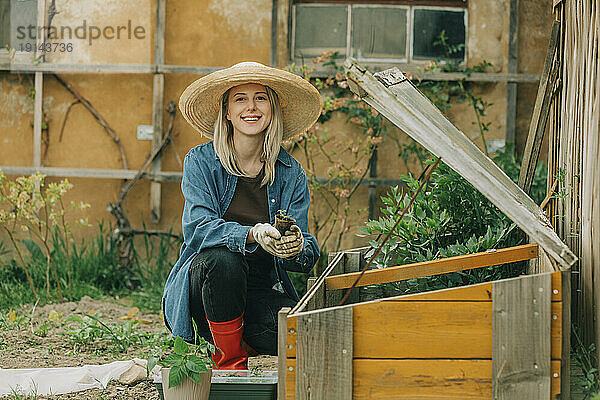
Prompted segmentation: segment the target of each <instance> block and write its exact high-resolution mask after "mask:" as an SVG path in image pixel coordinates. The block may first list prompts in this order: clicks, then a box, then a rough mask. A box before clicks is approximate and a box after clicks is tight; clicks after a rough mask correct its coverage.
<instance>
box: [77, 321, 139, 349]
mask: <svg viewBox="0 0 600 400" xmlns="http://www.w3.org/2000/svg"><path fill="white" fill-rule="evenodd" d="M65 322H75V323H77V324H78V326H77V327H76V328H73V329H70V330H68V331H67V335H68V336H69V338H70V339H71V340H72V341H73V342H75V343H78V344H80V345H88V346H89V345H93V344H94V342H98V341H107V342H108V343H110V344H112V345H113V346H114V348H116V350H117V351H118V352H123V353H125V352H127V350H128V349H129V348H130V347H131V346H134V345H139V344H142V343H143V342H144V340H145V338H146V336H147V335H146V334H144V333H143V332H140V331H139V330H138V329H137V328H138V325H139V323H140V321H139V320H129V321H125V322H124V323H123V324H117V323H114V322H112V323H104V322H103V321H102V320H101V319H100V317H99V316H97V315H90V314H87V315H84V316H81V315H70V316H68V317H67V318H66V319H65Z"/></svg>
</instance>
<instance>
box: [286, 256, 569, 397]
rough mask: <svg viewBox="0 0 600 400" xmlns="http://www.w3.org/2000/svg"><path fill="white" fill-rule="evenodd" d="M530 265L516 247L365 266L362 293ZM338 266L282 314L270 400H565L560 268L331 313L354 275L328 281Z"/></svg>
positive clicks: (565, 330) (564, 282)
mask: <svg viewBox="0 0 600 400" xmlns="http://www.w3.org/2000/svg"><path fill="white" fill-rule="evenodd" d="M356 255H357V253H356V252H347V253H346V254H343V255H342V256H341V257H338V261H337V262H339V263H342V264H343V263H352V262H354V263H355V264H356V260H357V257H356ZM358 256H360V254H358ZM535 257H537V245H525V246H517V247H514V248H510V249H503V250H498V251H492V252H485V253H478V254H472V255H468V256H460V257H452V258H448V259H444V260H436V261H430V262H427V263H418V264H411V265H407V266H399V267H392V268H387V269H382V270H371V271H369V272H368V273H367V275H366V276H364V277H363V279H362V280H361V282H360V284H359V285H361V286H364V285H367V284H374V283H384V282H392V281H397V280H400V279H409V278H413V277H416V276H427V275H434V274H439V273H446V272H452V271H457V270H465V269H471V268H477V267H482V266H488V265H498V264H504V263H507V262H513V261H519V260H525V259H531V258H535ZM334 261H335V260H334ZM355 266H356V265H355ZM336 268H337V269H338V270H341V271H344V270H347V268H341V269H340V268H339V267H332V266H331V264H330V267H328V268H327V270H326V271H325V272H324V274H323V275H322V276H321V277H320V278H319V279H318V280H317V281H316V282H312V287H311V289H310V290H309V292H308V293H307V296H305V297H304V298H303V299H302V300H301V301H300V303H299V304H298V306H296V307H295V309H294V310H290V309H283V310H282V311H281V312H280V315H279V325H280V326H279V335H280V336H279V340H280V343H279V394H278V396H279V397H278V398H279V399H284V398H285V399H309V398H310V399H313V400H314V399H386V400H387V399H417V398H419V399H421V398H423V399H442V398H443V399H457V400H458V399H461V400H463V399H492V398H497V399H555V398H557V397H556V396H557V395H558V394H561V397H560V398H561V399H564V398H568V394H569V391H568V385H569V372H568V371H569V346H570V343H569V330H570V314H569V298H570V285H569V279H568V278H569V276H570V271H569V270H567V271H557V272H553V273H544V274H536V275H527V276H522V277H518V278H514V279H507V280H502V281H494V282H489V283H482V284H477V285H472V286H465V287H459V288H452V289H445V290H439V291H433V292H427V293H420V294H414V295H406V296H399V297H391V298H384V299H379V300H375V301H368V302H362V303H361V302H359V303H354V304H349V305H343V306H336V304H337V303H338V302H339V299H340V297H341V296H340V292H342V290H340V289H345V288H348V287H350V286H351V285H352V283H354V281H355V279H356V275H357V273H346V274H342V275H338V276H327V275H328V273H330V272H331V271H332V270H334V269H336ZM499 268H501V267H499ZM332 300H333V302H332ZM325 305H330V307H327V308H324V306H325Z"/></svg>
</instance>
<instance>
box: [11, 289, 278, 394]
mask: <svg viewBox="0 0 600 400" xmlns="http://www.w3.org/2000/svg"><path fill="white" fill-rule="evenodd" d="M71 315H74V316H79V317H81V318H85V321H86V323H89V324H92V325H94V326H98V325H100V326H101V324H99V323H97V322H96V320H94V319H90V318H89V317H85V316H86V315H92V316H94V317H96V318H97V320H98V321H101V323H102V324H104V325H106V326H107V327H109V328H111V329H112V330H113V331H114V333H115V334H116V337H113V336H110V335H108V334H102V331H100V330H99V329H96V328H87V329H82V324H81V323H80V322H78V321H77V320H71V321H69V319H70V318H69V316H71ZM170 347H172V344H171V341H170V335H169V333H168V332H167V330H166V328H165V327H164V325H163V322H162V318H161V316H160V315H159V314H153V313H146V312H142V311H137V312H136V309H132V308H131V307H128V306H127V305H124V304H123V303H122V302H121V303H119V300H118V299H114V298H112V299H111V298H106V299H104V300H94V299H91V298H90V297H87V296H85V297H83V298H82V299H81V300H80V301H78V302H68V303H61V304H48V305H45V306H43V307H35V309H34V307H33V305H29V306H27V307H23V308H20V309H18V310H14V311H2V312H0V368H3V369H9V368H11V369H12V368H50V367H75V366H82V365H86V364H105V363H109V362H112V361H117V360H130V359H133V358H134V357H139V358H146V357H147V356H148V355H149V354H150V353H151V352H152V350H153V349H154V350H157V349H164V350H165V351H168V349H169V348H170ZM249 367H250V368H254V369H265V370H266V369H269V370H275V369H277V358H276V357H271V356H259V357H253V358H250V360H249ZM157 394H158V393H157V391H156V389H155V387H154V385H152V383H149V382H146V381H142V382H140V383H138V384H135V385H131V386H127V385H123V384H120V383H119V382H111V383H110V384H109V385H108V387H107V388H106V389H105V390H98V389H92V390H88V391H85V392H79V393H71V394H65V395H60V396H57V395H54V396H37V397H33V396H31V397H29V398H31V399H36V400H46V399H48V400H49V399H52V400H54V399H58V398H60V399H83V400H86V399H101V398H110V399H132V400H133V399H151V398H153V396H157ZM5 398H6V397H5ZM12 398H19V399H20V398H21V397H12ZM25 398H27V397H25ZM155 398H158V397H155ZM8 399H11V397H8Z"/></svg>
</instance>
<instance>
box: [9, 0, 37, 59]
mask: <svg viewBox="0 0 600 400" xmlns="http://www.w3.org/2000/svg"><path fill="white" fill-rule="evenodd" d="M9 4H10V1H9ZM36 4H37V16H36V20H35V28H36V40H35V51H20V50H18V49H15V48H13V49H12V50H14V51H9V50H7V49H6V48H5V47H2V48H0V64H5V65H11V64H17V65H36V64H37V62H36V59H38V57H39V56H41V55H42V54H43V52H41V51H39V50H38V48H39V47H40V45H41V43H42V42H41V41H40V38H38V37H37V27H38V26H39V24H40V22H41V21H40V12H41V16H42V17H41V18H44V19H43V21H45V16H46V13H47V11H48V5H47V4H46V0H36ZM43 24H44V22H43V23H42V25H43Z"/></svg>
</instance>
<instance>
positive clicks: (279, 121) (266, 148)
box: [213, 86, 283, 186]
mask: <svg viewBox="0 0 600 400" xmlns="http://www.w3.org/2000/svg"><path fill="white" fill-rule="evenodd" d="M265 88H266V89H267V98H268V99H269V103H270V104H271V122H270V123H269V126H267V129H265V136H264V141H263V151H262V154H261V157H260V159H261V161H264V163H265V176H264V178H263V180H262V182H261V184H260V185H261V186H264V185H266V184H267V183H268V184H272V183H273V181H275V161H276V160H277V156H278V155H279V147H280V145H281V140H282V138H283V118H282V116H281V105H280V104H279V97H278V96H277V93H276V92H275V91H274V90H273V89H271V88H270V87H268V86H265ZM230 92H231V89H229V90H227V91H226V92H225V93H224V94H223V99H222V101H221V107H220V108H219V115H218V116H217V120H216V121H215V132H214V136H213V146H214V148H215V153H217V156H219V160H220V161H221V164H222V165H223V168H225V170H226V171H227V172H229V173H230V174H232V175H237V176H250V175H248V173H247V172H246V171H244V169H243V168H242V167H241V166H240V165H239V164H238V162H237V158H238V157H237V154H236V152H235V146H234V145H233V125H232V124H231V121H229V120H228V119H227V118H226V115H227V106H228V104H229V93H230Z"/></svg>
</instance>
